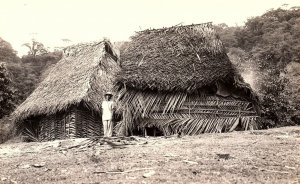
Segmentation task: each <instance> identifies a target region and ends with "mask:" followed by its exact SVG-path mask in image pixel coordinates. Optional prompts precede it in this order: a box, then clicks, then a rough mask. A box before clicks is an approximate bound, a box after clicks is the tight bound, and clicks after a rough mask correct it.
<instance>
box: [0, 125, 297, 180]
mask: <svg viewBox="0 0 300 184" xmlns="http://www.w3.org/2000/svg"><path fill="white" fill-rule="evenodd" d="M299 143H300V127H284V128H277V129H270V130H261V131H252V132H250V131H247V132H233V133H224V134H203V135H199V136H193V137H190V136H184V137H182V138H178V137H177V136H173V137H167V138H165V137H155V138H153V137H152V138H142V137H132V138H112V139H94V140H90V139H73V140H65V141H53V142H44V143H11V144H8V143H6V144H2V145H0V183H26V184H27V183H218V184H220V183H295V184H296V183H300V167H299V165H300V145H299Z"/></svg>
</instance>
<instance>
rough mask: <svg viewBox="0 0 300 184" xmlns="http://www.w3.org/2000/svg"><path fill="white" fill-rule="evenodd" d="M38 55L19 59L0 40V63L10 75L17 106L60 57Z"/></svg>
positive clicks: (54, 53)
mask: <svg viewBox="0 0 300 184" xmlns="http://www.w3.org/2000/svg"><path fill="white" fill-rule="evenodd" d="M38 53H41V52H38ZM38 53H37V54H35V55H32V54H29V55H25V56H23V57H22V58H19V57H18V56H17V55H16V52H15V51H14V50H13V49H12V47H11V45H10V44H9V43H8V42H6V41H4V40H3V39H1V38H0V62H3V63H5V65H6V68H7V71H8V73H9V75H10V78H11V83H10V87H11V88H12V89H13V91H14V92H15V94H14V95H15V96H14V99H13V101H14V103H15V104H17V105H18V104H20V103H21V102H22V101H24V100H25V99H26V97H27V96H28V95H29V94H30V93H31V92H32V91H33V90H34V88H35V87H36V85H37V84H38V83H39V82H40V80H41V78H42V77H43V76H42V73H43V72H44V71H45V70H46V69H47V68H48V67H49V66H51V65H53V64H55V63H56V62H57V61H58V60H60V58H61V56H62V54H61V52H48V53H42V54H38Z"/></svg>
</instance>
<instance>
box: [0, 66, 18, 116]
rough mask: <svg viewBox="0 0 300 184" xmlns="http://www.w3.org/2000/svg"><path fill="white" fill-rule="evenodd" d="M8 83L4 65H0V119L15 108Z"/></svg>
mask: <svg viewBox="0 0 300 184" xmlns="http://www.w3.org/2000/svg"><path fill="white" fill-rule="evenodd" d="M10 82H11V80H10V79H9V77H8V72H7V69H6V67H5V64H4V63H0V119H1V118H2V117H3V116H5V115H8V114H10V112H11V111H12V110H13V109H14V107H15V104H14V102H13V90H12V88H11V86H10Z"/></svg>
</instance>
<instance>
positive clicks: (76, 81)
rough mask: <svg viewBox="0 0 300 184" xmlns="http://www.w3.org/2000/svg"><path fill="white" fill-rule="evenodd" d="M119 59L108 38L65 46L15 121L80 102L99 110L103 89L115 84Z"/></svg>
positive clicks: (16, 112) (24, 103) (16, 114)
mask: <svg viewBox="0 0 300 184" xmlns="http://www.w3.org/2000/svg"><path fill="white" fill-rule="evenodd" d="M117 60H118V56H117V54H116V52H115V51H114V49H113V46H112V45H111V43H110V42H109V41H108V40H103V41H100V42H94V43H85V44H78V45H74V46H69V47H67V48H65V49H64V56H63V58H62V59H61V60H60V61H59V62H58V63H57V64H56V65H55V66H54V67H52V68H51V69H50V71H48V73H49V74H48V75H47V77H46V78H45V79H44V80H43V81H42V82H41V83H40V84H39V85H38V87H37V88H36V89H35V90H34V91H33V92H32V94H31V95H30V96H29V97H28V98H27V99H26V100H25V101H24V102H23V103H22V104H21V105H20V106H19V107H18V108H17V109H16V110H15V112H14V115H15V117H16V121H20V120H24V119H26V118H28V117H31V116H38V115H45V114H54V113H56V112H58V111H63V110H65V109H67V108H69V107H70V106H72V105H78V104H79V103H84V104H85V105H87V106H88V107H89V108H92V109H94V110H99V104H100V103H101V101H102V98H103V95H104V93H105V92H106V91H108V90H111V89H112V88H113V81H114V76H115V73H116V72H117V71H118V70H119V64H118V63H117Z"/></svg>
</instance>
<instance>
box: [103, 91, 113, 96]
mask: <svg viewBox="0 0 300 184" xmlns="http://www.w3.org/2000/svg"><path fill="white" fill-rule="evenodd" d="M106 95H110V96H113V94H112V92H106V93H105V94H104V96H106Z"/></svg>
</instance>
